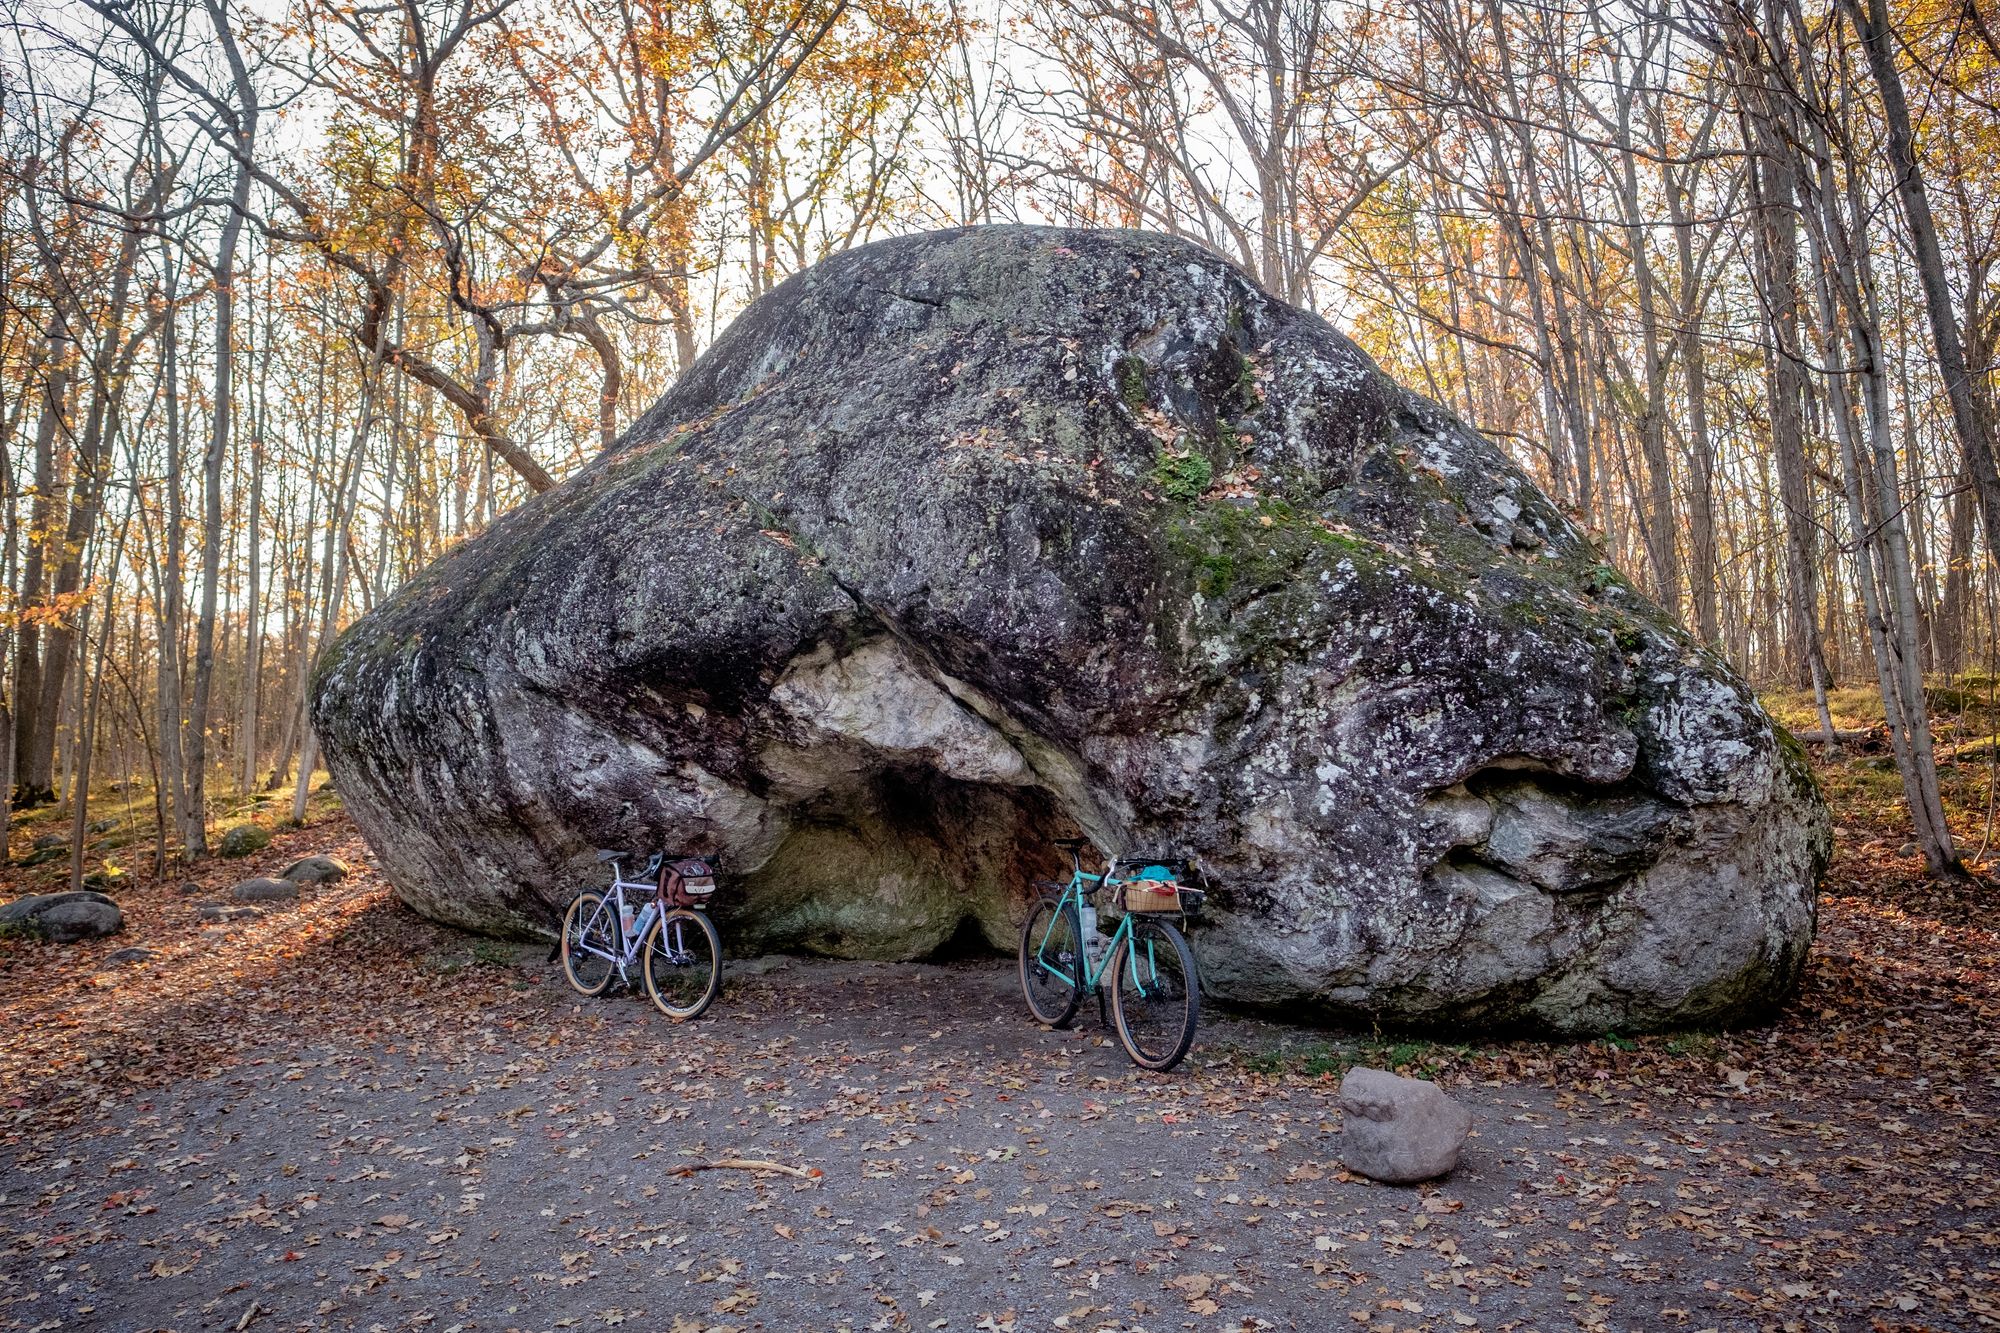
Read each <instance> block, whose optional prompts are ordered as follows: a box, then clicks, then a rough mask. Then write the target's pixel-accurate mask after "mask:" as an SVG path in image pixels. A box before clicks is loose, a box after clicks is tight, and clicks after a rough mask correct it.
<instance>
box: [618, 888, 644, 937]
mask: <svg viewBox="0 0 2000 1333" xmlns="http://www.w3.org/2000/svg"><path fill="white" fill-rule="evenodd" d="M618 925H619V927H620V928H621V929H623V930H624V932H625V938H626V939H628V940H629V939H631V938H632V936H633V935H635V934H637V933H638V929H639V927H638V923H636V922H635V921H634V920H633V919H632V904H631V903H629V902H626V901H625V900H624V899H622V898H621V899H619V901H618Z"/></svg>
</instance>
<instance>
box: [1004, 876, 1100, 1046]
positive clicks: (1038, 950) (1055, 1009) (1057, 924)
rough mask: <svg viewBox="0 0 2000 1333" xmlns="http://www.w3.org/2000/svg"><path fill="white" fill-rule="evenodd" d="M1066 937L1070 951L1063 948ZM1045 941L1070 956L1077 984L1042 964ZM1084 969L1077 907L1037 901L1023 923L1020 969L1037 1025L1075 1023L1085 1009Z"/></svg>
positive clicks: (1023, 989) (1025, 996)
mask: <svg viewBox="0 0 2000 1333" xmlns="http://www.w3.org/2000/svg"><path fill="white" fill-rule="evenodd" d="M1058 916H1060V918H1061V920H1060V921H1058V920H1057V917H1058ZM1065 933H1066V934H1067V936H1068V938H1069V941H1070V944H1069V947H1068V948H1067V949H1064V948H1063V947H1062V943H1063V935H1064V934H1065ZM1045 941H1046V942H1049V943H1053V944H1054V945H1055V946H1056V948H1057V951H1058V953H1059V954H1061V953H1066V954H1067V955H1068V956H1069V959H1068V961H1069V965H1070V966H1071V967H1072V968H1073V969H1074V972H1075V975H1076V977H1077V981H1076V982H1074V983H1072V982H1066V981H1064V980H1063V978H1062V977H1060V976H1058V975H1056V974H1055V973H1053V972H1051V971H1049V969H1048V968H1047V967H1046V966H1045V965H1044V964H1043V962H1042V961H1041V959H1042V949H1043V945H1044V943H1045ZM1083 966H1084V957H1083V924H1082V922H1081V921H1080V920H1079V918H1078V916H1077V910H1076V904H1074V903H1065V902H1063V901H1062V900H1061V899H1059V898H1038V899H1036V901H1035V905H1034V906H1033V907H1031V908H1030V909H1029V910H1028V919H1027V920H1026V921H1024V922H1022V923H1021V949H1020V967H1021V998H1022V999H1024V1000H1026V1001H1027V1002H1028V1013H1029V1014H1031V1015H1032V1016H1033V1017H1034V1019H1035V1021H1036V1022H1037V1023H1041V1024H1044V1025H1046V1026H1048V1027H1052V1028H1066V1027H1068V1026H1069V1025H1070V1024H1071V1023H1072V1022H1074V1021H1075V1019H1076V1011H1077V1010H1078V1009H1079V1008H1081V1007H1082V1005H1083V987H1082V985H1081V984H1080V983H1081V981H1082V971H1083Z"/></svg>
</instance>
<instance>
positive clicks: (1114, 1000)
mask: <svg viewBox="0 0 2000 1333" xmlns="http://www.w3.org/2000/svg"><path fill="white" fill-rule="evenodd" d="M1130 920H1131V922H1132V931H1131V934H1130V935H1129V936H1128V937H1127V938H1126V939H1125V940H1124V942H1123V943H1121V944H1119V945H1117V946H1116V947H1115V948H1114V949H1113V950H1112V952H1113V954H1114V955H1115V956H1114V957H1113V958H1112V961H1111V1021H1112V1024H1113V1026H1115V1027H1116V1028H1117V1029H1118V1040H1119V1042H1120V1043H1121V1044H1123V1045H1124V1047H1125V1054H1127V1055H1129V1056H1131V1057H1132V1063H1133V1064H1135V1065H1138V1066H1139V1067H1140V1068H1141V1069H1150V1070H1153V1071H1155V1072H1156V1073H1164V1072H1165V1071H1167V1070H1169V1069H1172V1068H1173V1067H1174V1066H1175V1065H1177V1064H1179V1063H1180V1062H1181V1059H1182V1057H1183V1056H1185V1055H1186V1054H1187V1053H1188V1048H1189V1047H1190V1046H1192V1045H1194V1030H1195V1026H1196V1025H1197V1024H1199V1023H1200V1022H1201V980H1200V978H1199V977H1198V976H1197V975H1196V974H1195V969H1194V950H1192V949H1190V948H1188V942H1187V937H1186V936H1184V935H1182V934H1181V933H1180V931H1179V930H1178V929H1177V928H1176V927H1175V926H1174V925H1173V923H1171V922H1168V921H1161V920H1158V919H1156V918H1153V917H1149V916H1136V915H1135V916H1133V917H1131V918H1130Z"/></svg>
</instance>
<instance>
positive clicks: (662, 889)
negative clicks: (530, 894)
mask: <svg viewBox="0 0 2000 1333" xmlns="http://www.w3.org/2000/svg"><path fill="white" fill-rule="evenodd" d="M597 859H598V861H599V862H600V863H605V864H609V865H610V867H611V884H610V886H609V887H608V888H606V889H604V890H602V891H599V890H597V889H584V890H582V891H581V892H579V893H578V894H577V895H576V897H575V898H573V899H571V900H570V904H569V907H568V908H567V909H565V910H564V912H563V922H562V940H561V942H560V944H559V945H558V948H559V949H560V951H561V954H562V967H563V976H564V977H566V978H567V979H568V980H569V984H570V987H571V989H573V990H575V991H576V993H577V994H578V995H591V996H596V995H602V994H604V992H605V991H607V990H609V989H611V983H612V982H613V981H622V982H624V983H625V984H626V985H627V986H631V985H632V984H633V976H634V974H635V973H636V974H637V975H638V977H639V978H640V979H641V980H642V981H643V983H644V984H645V987H646V995H647V997H648V998H649V999H651V1000H652V1002H653V1007H654V1008H656V1009H658V1010H659V1011H660V1012H661V1013H663V1014H665V1015H666V1016H667V1017H668V1018H671V1019H674V1020H675V1021H677V1022H685V1021H687V1020H688V1019H690V1018H698V1017H700V1016H701V1013H702V1011H703V1010H705V1009H707V1008H708V1006H709V1005H711V1004H713V1003H714V1002H715V997H716V994H717V993H718V992H719V991H720V990H721V989H722V937H721V936H719V935H717V934H716V932H715V923H714V922H712V921H710V920H709V919H708V912H707V907H708V900H709V898H710V897H711V896H712V895H713V894H714V893H715V861H714V858H712V857H702V856H673V857H670V856H667V855H666V854H665V853H662V852H655V853H654V854H653V855H652V857H651V859H649V860H648V861H647V862H646V868H645V869H644V870H642V871H640V872H639V877H638V878H637V879H626V878H625V873H624V865H625V863H626V862H627V861H636V860H638V856H637V855H636V854H634V853H629V852H616V851H600V852H598V854H597ZM628 892H629V893H630V895H631V896H629V897H628V896H627V894H628Z"/></svg>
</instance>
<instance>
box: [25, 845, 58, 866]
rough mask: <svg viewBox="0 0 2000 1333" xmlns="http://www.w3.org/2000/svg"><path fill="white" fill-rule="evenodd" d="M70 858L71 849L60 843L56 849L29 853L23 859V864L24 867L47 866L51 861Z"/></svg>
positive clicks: (43, 848) (44, 848)
mask: <svg viewBox="0 0 2000 1333" xmlns="http://www.w3.org/2000/svg"><path fill="white" fill-rule="evenodd" d="M38 841H39V839H38ZM68 856H69V848H68V847H66V846H64V845H62V844H60V843H58V844H57V845H56V846H54V847H42V848H39V849H37V850H35V851H32V852H29V853H28V854H27V855H26V856H24V857H22V858H21V864H22V865H24V866H39V865H47V864H48V863H49V862H51V861H61V860H63V859H65V858H66V857H68Z"/></svg>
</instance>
